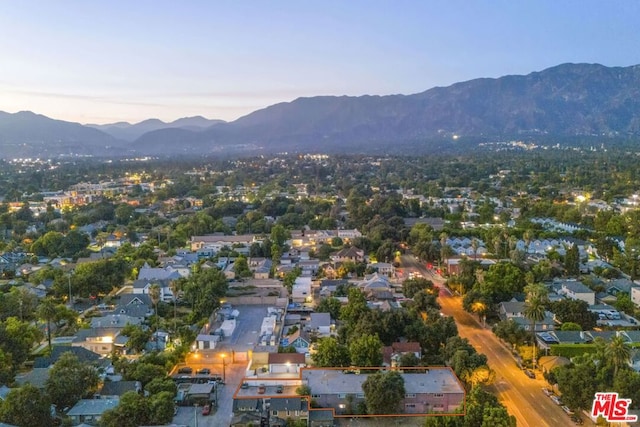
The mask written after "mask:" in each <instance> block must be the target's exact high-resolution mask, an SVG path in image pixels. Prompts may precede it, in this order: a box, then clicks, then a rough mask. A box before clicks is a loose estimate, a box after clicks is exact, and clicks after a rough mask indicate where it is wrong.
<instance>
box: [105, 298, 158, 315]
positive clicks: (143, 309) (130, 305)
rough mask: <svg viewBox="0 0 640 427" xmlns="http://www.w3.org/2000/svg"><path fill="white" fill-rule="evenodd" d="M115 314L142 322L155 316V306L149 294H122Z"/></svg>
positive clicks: (114, 310) (114, 311)
mask: <svg viewBox="0 0 640 427" xmlns="http://www.w3.org/2000/svg"><path fill="white" fill-rule="evenodd" d="M113 314H120V315H127V316H130V317H135V318H137V319H139V320H140V321H141V322H142V321H144V319H146V318H147V317H149V316H151V315H152V314H153V304H152V302H151V298H150V297H149V294H122V295H120V299H119V301H118V304H117V305H116V306H115V308H114V309H113Z"/></svg>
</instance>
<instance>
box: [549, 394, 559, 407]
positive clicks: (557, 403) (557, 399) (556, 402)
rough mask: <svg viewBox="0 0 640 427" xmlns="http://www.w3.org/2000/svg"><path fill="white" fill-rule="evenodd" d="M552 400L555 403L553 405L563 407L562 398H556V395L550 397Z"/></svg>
mask: <svg viewBox="0 0 640 427" xmlns="http://www.w3.org/2000/svg"><path fill="white" fill-rule="evenodd" d="M549 397H550V398H551V400H552V401H553V403H555V404H556V405H562V400H560V398H559V397H558V396H556V395H555V394H554V395H552V396H549Z"/></svg>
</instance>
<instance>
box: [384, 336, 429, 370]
mask: <svg viewBox="0 0 640 427" xmlns="http://www.w3.org/2000/svg"><path fill="white" fill-rule="evenodd" d="M409 353H412V354H413V355H414V356H416V357H417V358H418V360H420V359H421V358H422V349H421V348H420V343H419V342H415V341H410V342H394V343H391V345H390V346H385V347H382V361H383V362H382V363H383V365H384V366H391V367H396V366H398V365H399V361H400V358H401V357H402V356H404V355H405V354H409Z"/></svg>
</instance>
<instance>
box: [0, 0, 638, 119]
mask: <svg viewBox="0 0 640 427" xmlns="http://www.w3.org/2000/svg"><path fill="white" fill-rule="evenodd" d="M5 9H6V10H4V11H3V14H2V15H0V28H2V29H3V32H4V34H3V35H4V37H2V41H0V46H1V47H2V49H3V52H4V53H5V55H4V57H5V59H4V61H3V67H2V68H0V95H1V96H0V110H2V111H6V112H10V113H15V112H17V111H33V112H35V113H38V114H43V115H46V116H48V117H51V118H54V119H59V120H67V121H73V122H80V123H84V124H89V123H90V124H105V123H115V122H121V121H124V122H129V123H138V122H140V121H143V120H146V119H150V118H157V119H160V120H162V121H164V122H171V121H174V120H176V119H179V118H183V117H192V116H203V117H206V118H209V119H222V120H226V121H233V120H235V119H237V118H239V117H241V116H244V115H247V114H249V113H251V112H253V111H256V110H259V109H261V108H264V107H267V106H269V105H273V104H276V103H279V102H289V101H292V100H294V99H296V98H298V97H308V96H318V95H337V96H340V95H349V96H358V95H365V94H368V95H388V94H405V95H408V94H412V93H418V92H422V91H424V90H427V89H430V88H432V87H435V86H449V85H451V84H453V83H456V82H460V81H466V80H471V79H475V78H482V77H491V78H496V77H501V76H504V75H510V74H529V73H531V72H534V71H541V70H543V69H545V68H549V67H552V66H556V65H559V64H562V63H568V62H571V63H599V64H603V65H606V66H621V67H625V66H630V65H636V64H640V50H638V49H637V46H638V45H639V44H640V33H639V32H638V31H636V27H637V21H638V20H639V18H640V13H639V12H640V3H635V2H621V3H617V4H615V7H612V6H611V5H610V4H608V3H604V2H599V1H593V0H592V1H577V0H573V1H566V2H561V3H558V2H553V1H550V0H546V1H539V2H531V3H527V4H519V3H518V4H514V3H513V2H509V1H492V2H488V1H462V0H460V1H447V2H444V1H443V2H439V1H434V2H417V1H402V2H394V3H393V4H391V3H390V2H389V3H386V2H364V1H354V2H348V3H347V2H338V1H327V2H322V3H318V4H314V3H298V2H290V1H282V2H278V3H273V4H271V3H270V4H266V3H248V2H247V3H239V4H238V3H223V2H198V1H196V2H190V3H188V4H175V3H172V2H162V1H160V2H150V1H149V2H144V1H143V2H136V3H133V4H130V3H127V2H118V1H116V2H111V3H109V4H98V3H81V2H73V1H62V2H55V3H50V2H44V1H27V2H21V3H19V4H11V5H8V6H7V7H5Z"/></svg>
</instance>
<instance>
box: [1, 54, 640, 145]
mask: <svg viewBox="0 0 640 427" xmlns="http://www.w3.org/2000/svg"><path fill="white" fill-rule="evenodd" d="M42 117H43V116H42ZM6 119H7V116H3V115H1V114H0V142H1V141H2V136H3V135H2V130H3V124H2V123H4V122H6ZM49 120H52V119H49ZM158 122H160V121H159V120H151V121H144V122H141V123H137V124H134V125H129V127H127V126H126V124H122V123H117V124H111V125H100V126H111V127H112V128H113V127H114V126H116V125H117V126H120V127H121V128H124V130H127V129H131V128H133V127H135V126H138V128H137V132H138V133H140V132H141V131H142V130H144V132H143V133H141V134H139V135H138V136H137V137H136V138H135V140H133V142H132V143H127V142H124V141H126V140H125V139H124V138H114V136H113V135H114V133H113V129H112V130H111V135H107V136H110V137H111V138H113V139H110V140H109V141H111V142H112V143H113V144H114V145H115V144H117V143H120V145H121V147H127V150H128V151H126V152H135V153H139V154H144V155H172V154H185V155H189V154H194V155H207V154H217V153H236V152H242V153H248V152H250V153H269V152H279V151H299V152H304V151H307V152H308V151H326V152H376V153H377V152H385V151H392V152H393V150H409V151H408V152H412V153H414V152H415V153H417V152H421V153H429V152H433V151H434V150H443V149H444V150H446V149H448V148H451V147H454V148H455V146H457V145H459V144H454V143H453V141H455V140H458V141H460V140H462V139H465V140H474V141H481V140H484V141H489V140H499V139H504V138H526V137H528V138H533V139H535V138H581V137H584V138H593V137H602V138H610V137H625V138H632V139H638V138H640V65H634V66H629V67H607V66H604V65H601V64H584V63H579V64H572V63H566V64H560V65H556V66H554V67H550V68H547V69H545V70H542V71H534V72H532V73H529V74H526V75H507V76H503V77H498V78H477V79H473V80H468V81H465V82H458V83H454V84H452V85H449V86H439V87H433V88H431V89H428V90H425V91H423V92H419V93H415V94H410V95H402V94H393V95H363V96H316V97H300V98H297V99H295V100H293V101H289V102H280V103H277V104H274V105H271V106H269V107H266V108H263V109H260V110H257V111H254V112H252V113H250V114H247V115H245V116H243V117H240V118H238V119H237V120H234V121H232V122H221V121H209V120H208V119H204V118H201V117H199V116H196V117H193V118H184V119H178V120H177V121H174V122H171V123H170V124H166V123H164V122H160V123H158ZM211 122H214V123H213V124H212V125H211V126H206V124H209V123H211ZM161 123H164V125H161ZM175 123H177V125H173V124H175ZM203 124H204V125H205V126H203ZM75 125H77V126H80V125H78V124H75ZM156 126H161V127H160V128H154V127H156ZM162 126H164V127H162ZM93 130H94V131H100V132H102V134H101V136H100V138H103V141H102V144H104V142H105V140H104V135H106V133H105V132H103V130H105V129H95V128H94V129H93ZM120 130H123V129H120ZM23 136H24V135H23ZM93 136H94V137H95V138H97V139H100V138H98V136H97V135H93ZM129 138H131V136H130V137H129ZM67 139H69V138H68V137H67ZM114 140H115V142H114ZM14 142H15V141H14ZM52 144H53V143H52ZM87 144H88V145H91V144H93V141H90V142H87ZM54 145H55V144H54Z"/></svg>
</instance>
